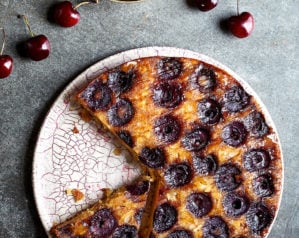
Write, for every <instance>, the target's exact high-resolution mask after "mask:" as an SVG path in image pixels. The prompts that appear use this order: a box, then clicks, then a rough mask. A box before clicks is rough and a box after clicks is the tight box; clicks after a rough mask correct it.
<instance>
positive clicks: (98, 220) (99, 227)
mask: <svg viewBox="0 0 299 238" xmlns="http://www.w3.org/2000/svg"><path fill="white" fill-rule="evenodd" d="M116 226H117V220H116V219H115V217H114V216H113V214H112V212H111V210H110V209H108V208H102V209H101V210H99V211H97V212H96V213H95V214H94V215H93V216H92V217H91V220H90V227H89V231H90V233H91V235H92V236H93V237H108V236H109V235H111V234H112V232H113V231H114V229H115V227H116Z"/></svg>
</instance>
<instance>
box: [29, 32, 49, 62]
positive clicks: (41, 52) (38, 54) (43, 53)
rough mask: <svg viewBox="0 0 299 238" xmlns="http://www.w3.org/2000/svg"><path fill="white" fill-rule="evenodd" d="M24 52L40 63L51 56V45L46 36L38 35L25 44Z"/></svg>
mask: <svg viewBox="0 0 299 238" xmlns="http://www.w3.org/2000/svg"><path fill="white" fill-rule="evenodd" d="M24 51H25V54H26V55H27V56H28V57H29V58H30V59H32V60H34V61H40V60H43V59H45V58H47V57H48V56H49V54H50V51H51V45H50V42H49V40H48V38H47V37H46V36H45V35H38V36H34V37H31V38H29V39H28V40H26V41H25V42H24Z"/></svg>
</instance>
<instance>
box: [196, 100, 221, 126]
mask: <svg viewBox="0 0 299 238" xmlns="http://www.w3.org/2000/svg"><path fill="white" fill-rule="evenodd" d="M197 112H198V116H199V119H200V120H201V121H202V122H203V123H206V124H210V125H211V124H215V123H217V122H219V120H220V117H221V107H220V105H219V103H218V102H217V101H216V100H214V99H211V98H206V99H203V100H201V101H199V102H198V104H197Z"/></svg>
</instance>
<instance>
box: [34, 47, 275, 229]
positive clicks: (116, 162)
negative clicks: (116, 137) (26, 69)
mask: <svg viewBox="0 0 299 238" xmlns="http://www.w3.org/2000/svg"><path fill="white" fill-rule="evenodd" d="M151 56H168V57H186V58H193V59H198V60H201V61H204V62H207V63H209V64H212V65H215V66H217V67H219V68H221V69H223V70H224V71H226V72H227V73H229V74H231V75H232V76H233V77H234V78H236V79H237V80H238V81H239V82H240V83H241V85H242V86H243V87H244V88H245V89H246V91H247V92H248V93H250V94H251V95H253V96H254V97H255V99H256V100H257V102H258V103H259V104H260V105H261V107H262V109H263V113H264V115H265V118H266V121H267V123H268V124H269V125H270V126H271V127H272V128H273V129H274V131H275V132H276V129H275V126H274V124H273V122H272V120H271V118H270V115H269V113H268V112H267V110H266V108H265V106H264V105H263V103H262V102H261V100H260V99H259V97H258V96H257V95H256V93H255V92H254V91H253V90H252V89H251V87H250V86H249V85H248V84H247V83H246V82H245V81H244V80H242V79H241V78H240V77H239V76H238V75H236V74H235V73H234V72H233V71H231V70H230V69H229V68H227V67H226V66H224V65H222V64H220V63H218V62H217V61H215V60H213V59H211V58H209V57H207V56H205V55H201V54H198V53H196V52H192V51H189V50H185V49H178V48H170V47H147V48H140V49H134V50H129V51H125V52H122V53H119V54H116V55H113V56H111V57H108V58H106V59H104V60H101V61H99V62H98V63H96V64H94V65H93V66H91V67H89V68H88V69H87V70H85V71H84V72H83V73H82V74H80V75H79V76H78V77H77V78H75V79H74V80H73V81H72V82H71V83H70V84H69V85H68V86H67V87H66V88H65V89H64V90H63V92H62V93H61V94H60V96H59V97H58V98H57V100H56V101H55V103H54V104H53V106H52V108H51V109H50V111H49V113H48V115H47V117H46V119H45V121H44V123H43V125H42V128H41V130H40V134H39V138H38V141H37V145H36V149H35V153H34V161H33V187H34V196H35V201H36V205H37V209H38V212H39V215H40V218H41V221H42V223H43V225H44V227H45V229H46V231H49V230H50V228H51V227H52V225H53V223H59V222H62V221H64V220H66V219H67V218H68V217H70V216H72V215H73V214H75V213H76V212H78V211H80V210H82V209H84V208H86V207H87V206H88V205H90V204H93V203H94V202H95V201H97V200H98V199H99V198H101V196H102V191H101V189H103V188H115V187H117V186H119V185H121V184H124V183H127V182H129V181H131V180H132V179H134V178H135V177H136V176H137V175H138V174H139V169H138V167H137V166H136V165H134V163H133V162H132V161H131V159H130V156H129V154H128V152H127V151H126V150H125V149H123V148H120V150H121V151H122V153H121V154H120V155H117V154H118V153H115V148H116V147H119V145H117V144H116V143H114V142H113V137H112V136H111V135H109V134H107V133H105V132H104V131H103V130H102V129H101V128H100V127H99V126H98V125H96V124H95V123H94V122H90V123H86V122H84V121H83V120H82V119H81V118H80V117H79V115H78V111H79V110H78V109H79V107H78V106H76V105H73V103H71V96H72V95H74V94H75V93H76V92H78V90H79V89H80V88H81V87H82V86H84V85H86V84H87V82H89V81H90V80H92V79H94V78H95V77H96V76H97V75H99V74H100V73H102V72H103V71H106V70H107V69H110V68H113V67H115V66H118V65H120V64H122V63H125V62H128V61H130V60H135V59H138V58H143V57H151ZM74 127H76V128H77V129H78V130H79V133H74V132H73V129H74ZM276 134H277V133H276ZM275 139H276V140H277V141H278V143H279V140H278V138H275ZM67 189H80V191H82V192H83V193H84V194H85V199H84V200H82V201H80V202H78V203H75V202H74V199H73V197H72V196H70V195H67V194H66V192H65V191H66V190H67ZM272 224H273V223H272Z"/></svg>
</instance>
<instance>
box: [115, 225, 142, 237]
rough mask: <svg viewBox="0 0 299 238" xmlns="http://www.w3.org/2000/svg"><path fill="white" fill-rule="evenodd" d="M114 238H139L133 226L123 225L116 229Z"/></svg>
mask: <svg viewBox="0 0 299 238" xmlns="http://www.w3.org/2000/svg"><path fill="white" fill-rule="evenodd" d="M112 238H137V228H136V226H132V225H127V224H125V225H121V226H119V227H117V228H116V229H115V231H114V232H113V234H112Z"/></svg>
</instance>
